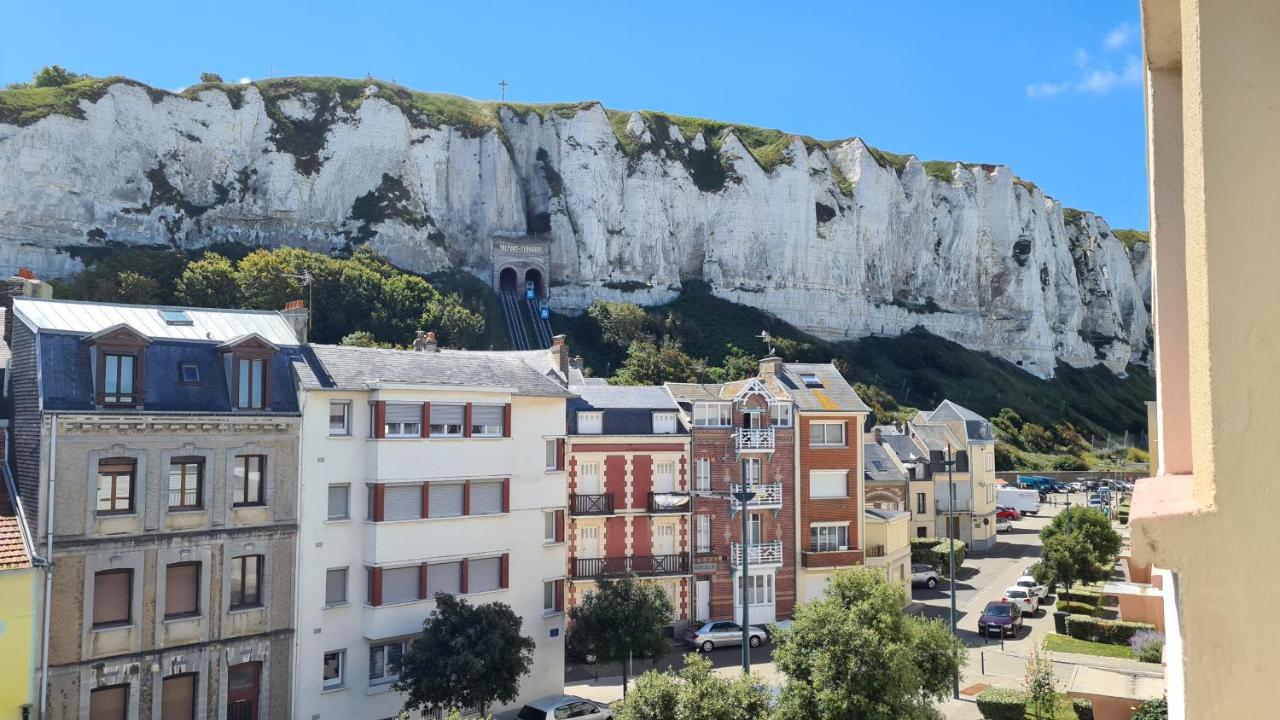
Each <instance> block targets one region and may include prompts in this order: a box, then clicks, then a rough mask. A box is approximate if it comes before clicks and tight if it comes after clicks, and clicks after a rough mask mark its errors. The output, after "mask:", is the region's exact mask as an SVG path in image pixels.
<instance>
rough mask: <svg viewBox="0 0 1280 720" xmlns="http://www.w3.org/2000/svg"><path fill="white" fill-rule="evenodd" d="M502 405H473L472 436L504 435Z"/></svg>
mask: <svg viewBox="0 0 1280 720" xmlns="http://www.w3.org/2000/svg"><path fill="white" fill-rule="evenodd" d="M504 411H505V408H504V407H503V406H502V405H472V406H471V437H502V416H503V414H504Z"/></svg>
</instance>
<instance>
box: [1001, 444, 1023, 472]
mask: <svg viewBox="0 0 1280 720" xmlns="http://www.w3.org/2000/svg"><path fill="white" fill-rule="evenodd" d="M995 455H996V470H1017V469H1018V466H1019V465H1020V464H1021V463H1022V458H1021V456H1020V455H1021V454H1020V453H1019V452H1018V449H1017V448H1015V447H1014V446H1012V445H1010V444H1009V443H1007V442H1001V441H997V442H996V451H995Z"/></svg>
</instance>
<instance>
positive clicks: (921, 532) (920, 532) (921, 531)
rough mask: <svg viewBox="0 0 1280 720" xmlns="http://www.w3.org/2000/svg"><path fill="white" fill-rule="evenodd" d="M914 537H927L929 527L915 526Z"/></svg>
mask: <svg viewBox="0 0 1280 720" xmlns="http://www.w3.org/2000/svg"><path fill="white" fill-rule="evenodd" d="M916 537H929V528H927V527H918V528H916Z"/></svg>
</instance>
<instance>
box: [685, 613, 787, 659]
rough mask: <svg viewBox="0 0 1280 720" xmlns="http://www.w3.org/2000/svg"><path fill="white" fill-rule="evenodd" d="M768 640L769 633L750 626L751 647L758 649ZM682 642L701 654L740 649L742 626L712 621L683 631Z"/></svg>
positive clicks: (728, 622)
mask: <svg viewBox="0 0 1280 720" xmlns="http://www.w3.org/2000/svg"><path fill="white" fill-rule="evenodd" d="M768 639H769V633H768V632H766V631H765V629H764V628H761V627H757V626H755V625H752V626H751V635H750V639H749V640H748V642H750V643H751V647H760V644H761V643H763V642H764V641H765V640H768ZM684 641H685V642H686V643H689V644H690V645H692V646H693V647H695V648H697V649H699V650H701V651H702V652H711V651H712V650H715V649H716V648H718V647H730V646H733V645H736V646H738V647H741V646H742V626H741V625H739V624H738V623H736V622H732V621H730V620H712V621H709V622H705V623H703V624H702V626H701V627H691V628H689V629H688V630H685V631H684Z"/></svg>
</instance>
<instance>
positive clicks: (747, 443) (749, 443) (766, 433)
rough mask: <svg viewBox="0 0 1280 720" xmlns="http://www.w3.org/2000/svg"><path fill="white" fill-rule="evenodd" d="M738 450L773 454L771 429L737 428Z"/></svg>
mask: <svg viewBox="0 0 1280 720" xmlns="http://www.w3.org/2000/svg"><path fill="white" fill-rule="evenodd" d="M738 450H767V451H769V452H773V428H771V427H767V428H738Z"/></svg>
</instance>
